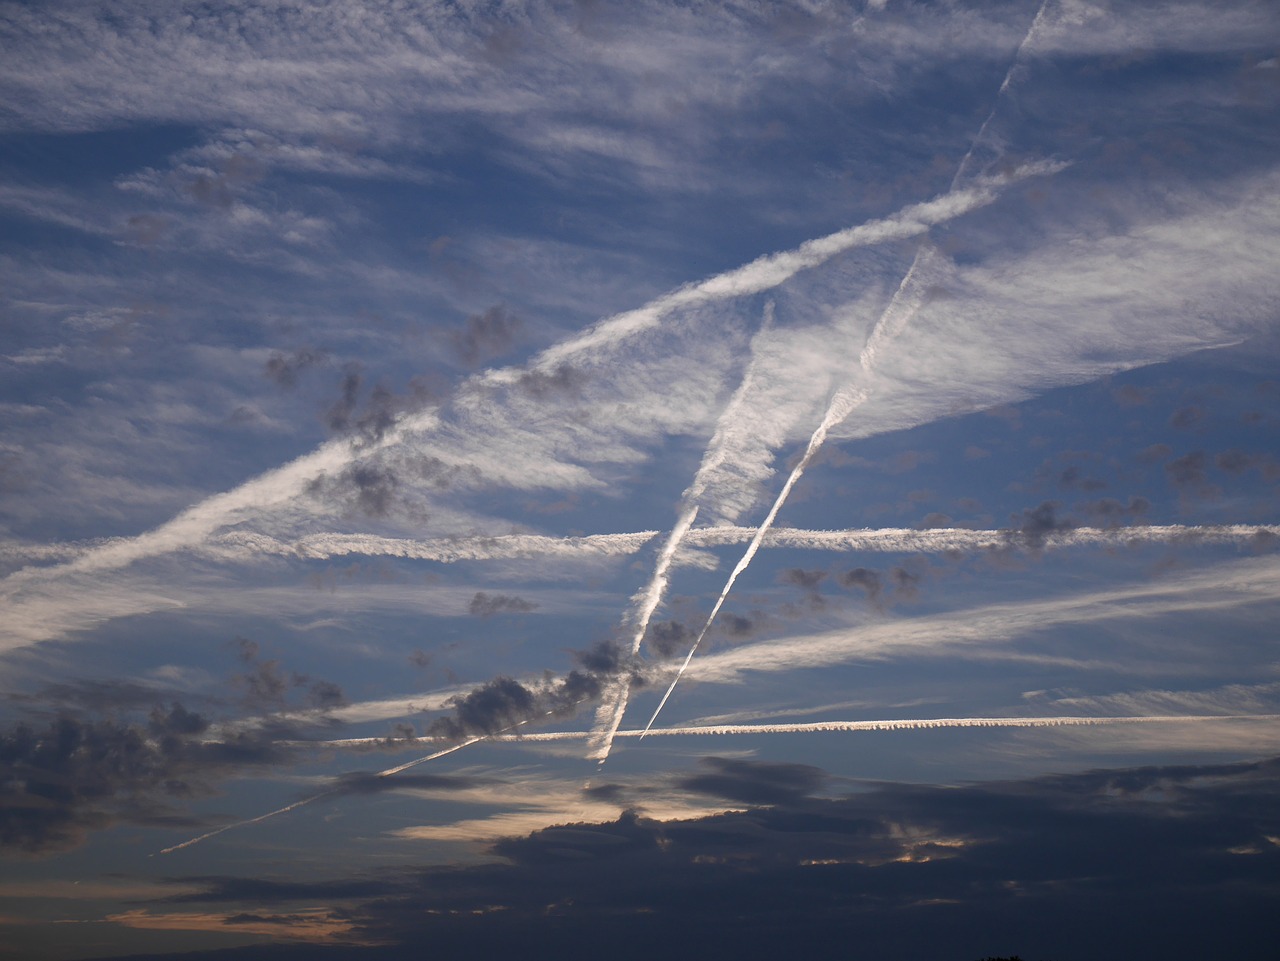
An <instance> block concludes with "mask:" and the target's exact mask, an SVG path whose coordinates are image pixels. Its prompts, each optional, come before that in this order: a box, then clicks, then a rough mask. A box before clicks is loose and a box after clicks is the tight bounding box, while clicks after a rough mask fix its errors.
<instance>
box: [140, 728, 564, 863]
mask: <svg viewBox="0 0 1280 961" xmlns="http://www.w3.org/2000/svg"><path fill="white" fill-rule="evenodd" d="M554 713H555V711H548V712H547V713H546V714H545V715H543V716H544V717H549V716H550V715H552V714H554ZM532 720H534V718H525V719H524V720H523V721H517V722H516V723H515V724H511V725H508V726H507V727H504V728H503V729H502V730H501V731H498V732H497V733H495V734H480V735H478V736H476V737H472V738H468V739H467V740H465V741H459V742H458V743H457V744H452V745H450V746H449V747H446V748H444V749H443V750H439V751H436V752H435V753H433V754H428V755H426V756H425V757H420V758H415V759H414V760H412V761H407V762H405V763H404V764H397V765H396V766H395V767H389V768H387V769H386V770H385V771H379V772H378V773H377V774H375V775H374V777H392V776H394V775H396V774H399V773H400V772H401V771H407V770H409V768H411V767H417V766H418V765H419V764H425V763H426V762H427V761H434V760H435V759H436V758H441V757H444V756H445V755H446V754H452V753H453V752H454V751H461V750H462V749H463V748H464V747H470V746H471V745H473V744H479V743H480V742H481V741H492V740H500V739H502V738H503V736H504V735H507V734H508V733H509V732H511V731H514V730H515V729H516V728H518V727H522V726H523V725H525V724H528V723H529V722H530V721H532ZM342 790H343V789H342V788H341V787H334V788H329V789H328V790H327V791H321V792H320V793H319V794H313V795H311V797H306V798H303V799H302V800H301V801H294V802H293V803H292V804H286V805H285V806H284V807H282V808H276V809H275V810H274V811H268V812H267V813H266V814H259V815H258V816H257V817H254V818H246V819H245V820H243V821H236V822H235V823H234V824H226V825H223V826H222V827H220V828H217V829H216V830H213V831H210V832H208V833H207V834H202V835H200V836H199V837H195V838H192V839H191V840H189V841H183V842H182V843H181V844H175V845H173V846H172V847H167V848H164V849H163V850H161V851H160V853H161V854H170V853H172V852H174V851H181V850H182V849H183V848H189V847H191V845H193V844H199V843H200V842H201V841H207V840H208V839H209V838H212V837H217V836H218V835H219V834H222V833H223V832H225V831H230V830H232V829H233V828H242V827H247V826H248V825H250V824H258V823H260V822H262V821H265V820H267V819H268V818H273V817H275V816H276V815H277V814H288V813H289V812H290V811H296V810H297V809H298V808H300V807H302V806H303V805H306V804H310V803H311V802H313V801H319V800H322V799H323V798H327V797H332V796H333V795H335V794H341V793H342Z"/></svg>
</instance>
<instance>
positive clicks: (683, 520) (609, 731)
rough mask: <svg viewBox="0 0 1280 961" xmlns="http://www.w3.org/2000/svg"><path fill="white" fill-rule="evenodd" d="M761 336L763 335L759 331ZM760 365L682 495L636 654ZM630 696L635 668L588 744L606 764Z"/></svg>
mask: <svg viewBox="0 0 1280 961" xmlns="http://www.w3.org/2000/svg"><path fill="white" fill-rule="evenodd" d="M772 326H773V301H770V302H769V303H768V304H766V305H765V310H764V319H763V321H762V323H761V326H760V333H764V332H766V331H768V330H769V328H770V327H772ZM758 337H759V334H757V338H758ZM755 370H756V359H755V357H754V356H753V358H752V360H751V363H749V364H748V365H747V369H746V371H745V372H744V373H743V375H742V382H741V383H740V384H739V385H738V389H737V390H735V391H734V393H733V396H732V397H731V398H730V399H729V403H728V404H727V405H726V406H725V409H724V411H723V412H722V413H721V415H720V420H719V423H718V424H717V425H716V430H715V433H714V434H713V435H712V437H711V444H710V445H709V446H708V448H707V451H706V453H705V454H703V457H702V463H700V464H699V465H698V470H697V473H695V474H694V477H693V482H692V483H691V484H690V485H689V486H688V488H687V489H686V490H685V491H684V494H683V495H682V496H681V500H682V501H683V502H684V505H685V506H684V509H683V510H682V512H681V514H680V517H679V519H678V520H677V521H676V524H675V526H674V527H673V528H672V529H671V533H670V534H669V535H668V536H667V541H666V543H665V544H664V545H663V547H662V550H661V551H659V552H658V560H657V563H656V564H655V565H654V568H653V576H652V577H650V579H649V583H648V585H647V586H646V587H645V589H644V590H643V591H642V592H641V593H640V594H639V595H637V598H636V600H637V607H636V609H635V610H634V611H633V612H632V613H631V614H630V615H629V616H628V618H627V619H628V620H630V621H632V622H633V623H634V624H635V632H634V633H633V634H632V637H631V657H632V659H633V660H634V658H635V657H636V655H637V654H639V653H640V645H641V644H642V643H643V641H644V636H645V633H646V632H647V631H648V630H649V622H650V621H651V620H652V619H653V612H654V611H656V610H657V609H658V605H659V604H660V603H662V598H663V595H664V594H665V593H666V589H667V582H668V574H669V572H670V570H671V564H672V561H673V560H674V559H675V556H676V553H677V552H678V551H679V550H680V545H681V543H682V542H683V541H684V539H685V537H686V536H687V535H688V533H689V530H690V528H692V527H693V522H694V520H695V519H696V518H697V516H698V501H699V499H700V498H701V497H702V495H703V494H705V493H706V489H707V479H708V478H709V477H710V476H711V473H712V472H713V471H714V470H716V469H717V468H718V467H719V466H720V465H721V464H722V463H724V461H725V460H726V459H727V458H728V456H729V446H730V431H731V428H732V426H733V425H734V424H735V423H736V421H737V419H738V412H739V411H740V410H741V409H742V407H743V406H744V405H745V404H746V398H747V395H748V393H750V391H751V387H752V384H753V382H754V380H755ZM630 698H631V673H630V671H622V672H619V674H618V675H617V676H615V677H614V678H613V680H612V681H611V682H610V684H609V686H608V688H607V689H606V690H605V694H604V697H603V699H602V700H601V702H600V706H599V708H598V709H597V710H596V720H595V725H594V731H595V734H594V736H593V737H592V738H591V742H590V744H589V746H588V752H587V757H588V758H592V759H594V760H596V761H598V762H599V763H600V764H604V762H605V760H606V759H607V758H608V757H609V751H610V750H612V748H613V736H614V734H615V733H617V730H618V727H619V726H620V725H621V724H622V718H623V716H624V715H625V714H626V713H627V703H628V701H629V700H630Z"/></svg>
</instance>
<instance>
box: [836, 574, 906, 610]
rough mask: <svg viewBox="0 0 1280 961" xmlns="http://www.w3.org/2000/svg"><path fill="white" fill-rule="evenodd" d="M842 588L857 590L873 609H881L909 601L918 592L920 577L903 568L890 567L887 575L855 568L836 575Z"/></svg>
mask: <svg viewBox="0 0 1280 961" xmlns="http://www.w3.org/2000/svg"><path fill="white" fill-rule="evenodd" d="M837 580H839V582H840V584H841V585H842V586H844V587H849V588H857V589H858V590H860V591H862V592H863V593H864V594H866V596H867V601H868V602H869V603H870V604H871V605H872V606H874V607H876V608H880V609H883V608H885V607H887V606H888V605H890V604H892V603H895V602H897V601H909V600H913V599H914V598H915V597H917V596H918V594H919V592H920V575H919V574H916V573H913V572H912V571H909V570H907V569H906V568H905V567H892V568H890V569H889V571H888V572H887V573H884V574H882V573H881V572H880V571H877V570H872V569H871V568H867V567H855V568H853V569H852V570H848V571H843V572H841V573H840V574H839V575H837Z"/></svg>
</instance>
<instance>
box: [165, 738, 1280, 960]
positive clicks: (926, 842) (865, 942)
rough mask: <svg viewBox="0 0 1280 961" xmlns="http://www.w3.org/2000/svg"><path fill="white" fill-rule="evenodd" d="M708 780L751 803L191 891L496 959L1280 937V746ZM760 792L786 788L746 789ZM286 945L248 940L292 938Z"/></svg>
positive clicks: (354, 951)
mask: <svg viewBox="0 0 1280 961" xmlns="http://www.w3.org/2000/svg"><path fill="white" fill-rule="evenodd" d="M704 778H711V779H712V781H711V782H710V783H707V782H706V781H704V780H702V779H704ZM717 778H719V780H715V779H717ZM684 780H685V781H686V782H687V783H688V784H690V785H691V789H694V790H701V789H702V788H703V787H707V788H710V789H712V790H711V791H710V793H711V795H712V796H715V797H723V798H725V800H726V801H730V802H733V803H740V804H746V806H747V809H746V810H740V811H734V812H728V813H723V814H718V815H714V816H710V817H701V818H691V819H687V820H679V821H659V820H654V819H651V818H647V817H645V816H644V814H643V813H642V812H641V811H638V810H634V809H632V810H626V811H624V812H623V813H622V814H620V816H619V817H618V818H617V819H616V820H613V821H606V822H601V823H574V824H563V825H557V826H553V827H548V828H546V829H544V830H540V831H535V832H533V833H532V834H529V835H527V836H524V837H518V838H509V839H506V840H503V841H500V842H498V843H496V844H495V845H493V847H492V849H491V853H493V854H495V855H498V856H500V857H501V858H502V860H501V861H495V862H490V863H486V864H479V865H472V866H467V867H433V868H424V869H421V870H401V871H386V870H384V871H380V872H378V874H377V875H372V874H369V875H363V876H359V877H353V878H345V879H343V878H337V879H332V880H321V881H315V882H297V881H292V882H291V881H272V880H263V879H247V878H245V879H242V878H219V877H203V878H178V879H175V881H177V882H179V883H181V884H183V885H185V886H187V887H196V888H198V890H196V891H195V892H187V893H184V894H182V895H179V896H176V897H173V898H170V899H168V901H169V902H170V903H172V902H180V903H183V904H200V903H202V904H206V905H217V904H229V905H237V906H239V905H244V904H246V903H251V904H253V905H254V910H255V912H262V913H265V914H268V915H273V916H274V915H277V914H287V913H292V912H296V911H298V906H299V905H301V904H308V903H311V904H316V905H318V906H321V907H322V908H323V907H330V908H331V909H332V906H333V905H335V904H342V905H343V908H342V909H341V910H342V913H343V917H344V918H346V919H347V920H349V921H351V922H352V923H354V925H355V926H356V930H357V933H358V936H359V937H361V938H363V939H367V940H368V941H373V942H378V943H380V945H381V946H379V947H333V948H324V947H320V946H312V945H308V946H307V949H306V951H305V952H304V955H305V956H306V957H308V958H319V959H322V961H323V959H334V961H348V959H351V961H354V959H355V958H361V959H368V961H399V959H402V958H410V957H416V956H419V955H420V953H421V950H422V945H423V944H430V945H431V946H432V949H433V951H434V952H436V953H438V954H441V955H442V956H453V955H459V956H461V955H466V956H486V957H489V956H499V955H500V954H501V952H502V951H505V950H510V951H518V950H520V949H521V948H520V946H521V945H523V946H524V949H525V950H526V951H527V949H528V946H529V945H537V952H538V954H539V955H540V956H554V957H557V958H567V959H573V961H577V959H586V958H593V957H598V956H599V953H600V950H601V947H600V946H601V945H606V944H607V945H608V946H609V948H608V950H609V954H610V956H611V957H619V958H623V959H626V961H633V959H634V961H638V959H651V958H653V957H674V958H680V959H683V958H695V957H708V956H713V957H777V956H794V955H795V954H796V953H799V954H803V955H804V956H805V957H815V958H821V959H837V958H844V957H847V956H848V952H849V945H850V944H857V945H858V950H859V952H861V953H864V954H866V955H867V956H868V957H877V958H897V957H901V958H908V957H910V958H916V957H919V958H960V959H966V958H968V959H973V958H983V957H985V958H993V957H1003V958H1009V957H1013V956H1015V955H1016V956H1018V957H1025V958H1040V959H1058V961H1068V959H1071V958H1088V957H1097V956H1099V947H1098V945H1099V932H1105V935H1104V940H1105V947H1106V955H1107V956H1108V957H1113V956H1114V957H1123V958H1126V959H1131V961H1168V959H1170V958H1192V957H1231V958H1240V959H1243V961H1269V959H1270V956H1271V954H1272V953H1273V945H1274V941H1273V935H1274V931H1275V912H1274V907H1275V897H1276V893H1277V882H1276V878H1277V877H1280V873H1278V871H1277V869H1280V848H1277V846H1276V845H1275V844H1274V843H1273V842H1272V841H1271V840H1270V839H1271V838H1274V837H1277V836H1280V759H1272V760H1266V761H1259V762H1255V763H1248V764H1231V765H1203V766H1193V765H1186V766H1171V767H1151V768H1128V769H1116V770H1098V771H1089V772H1085V773H1081V774H1070V775H1052V776H1047V777H1041V778H1035V779H1030V780H1022V781H1009V782H995V783H986V784H969V785H953V786H947V787H940V786H927V785H912V784H875V785H869V786H867V787H866V789H865V790H862V791H860V792H858V793H855V794H852V795H849V796H846V797H841V798H817V797H813V796H812V793H813V791H815V790H818V789H821V788H822V787H823V786H824V785H827V784H829V782H827V781H826V780H825V777H824V775H823V773H822V772H821V771H819V770H817V769H812V768H806V767H805V766H803V765H788V764H777V763H758V762H749V761H732V762H730V761H726V760H725V759H715V760H711V759H709V760H707V761H704V762H702V763H700V765H699V767H698V769H697V770H695V771H692V772H690V773H688V774H687V775H685V776H684ZM616 787H617V786H616V785H604V786H602V790H599V791H596V792H594V794H593V796H595V797H597V798H601V799H603V798H606V797H608V798H613V797H617V796H619V795H620V792H619V791H617V790H616ZM753 793H763V794H765V795H767V797H768V799H767V800H766V801H764V802H763V803H754V802H751V801H745V800H735V799H737V798H740V797H741V796H743V795H751V794H753ZM764 805H769V806H764ZM277 907H278V909H279V910H274V909H275V908H277ZM239 909H240V910H243V908H239ZM263 950H264V949H261V948H258V947H255V948H253V949H245V953H242V954H240V955H236V954H234V953H233V954H231V955H230V957H246V958H247V957H250V956H252V957H268V958H269V957H272V956H273V955H272V954H271V953H269V952H271V951H272V950H275V949H265V950H266V951H267V952H268V953H265V954H264V953H262V952H263ZM995 952H999V953H998V954H997V953H995ZM278 956H279V957H289V956H290V955H289V954H288V953H287V952H286V953H281V954H279V955H278Z"/></svg>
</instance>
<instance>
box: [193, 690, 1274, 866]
mask: <svg viewBox="0 0 1280 961" xmlns="http://www.w3.org/2000/svg"><path fill="white" fill-rule="evenodd" d="M1208 721H1269V722H1272V723H1274V722H1277V721H1280V714H1141V715H1131V716H1126V717H1112V716H1092V717H1081V716H1079V715H1072V714H1067V715H1060V716H1056V717H926V718H891V719H881V720H874V721H807V722H801V723H794V724H704V725H693V726H686V727H655V728H650V729H648V730H639V729H631V730H619V731H617V732H615V733H614V737H621V738H627V737H634V738H641V737H696V736H700V735H715V736H731V735H736V734H814V733H848V734H853V733H859V732H871V731H930V730H940V729H943V728H1000V727H1015V728H1032V727H1105V726H1109V725H1113V724H1174V723H1178V722H1183V723H1196V724H1199V723H1203V722H1208ZM593 735H594V732H593V731H534V732H533V733H532V734H500V735H495V736H493V737H491V738H490V740H492V741H497V742H502V743H512V742H535V741H537V742H543V741H581V740H584V739H588V738H591V737H592V736H593ZM435 740H436V739H434V738H430V737H419V738H409V739H406V740H405V741H403V742H400V741H388V740H387V739H386V738H378V737H356V738H344V739H340V740H334V741H291V742H288V743H289V744H290V745H291V746H295V747H317V748H320V747H323V748H326V749H332V748H348V747H349V748H363V747H375V746H384V747H385V746H394V745H395V744H397V743H404V744H406V745H407V744H430V743H433V742H435ZM453 750H456V748H454V749H453ZM433 756H434V755H433ZM412 763H417V762H416V761H415V762H412ZM299 803H304V802H299ZM267 816H269V815H267ZM258 820H260V819H258ZM242 823H245V824H248V823H250V822H248V821H245V822H242ZM234 826H235V825H232V827H234ZM223 830H226V829H225V828H224V829H223ZM215 833H217V832H215ZM197 840H200V839H197ZM188 843H192V842H188ZM179 846H182V845H179ZM169 850H176V848H170V849H169Z"/></svg>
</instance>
